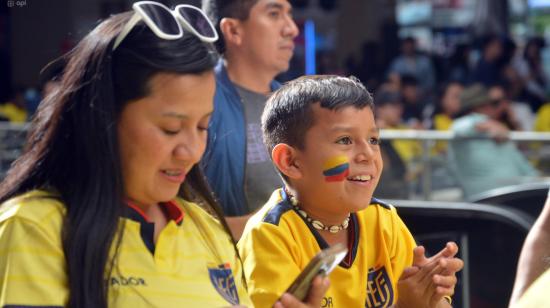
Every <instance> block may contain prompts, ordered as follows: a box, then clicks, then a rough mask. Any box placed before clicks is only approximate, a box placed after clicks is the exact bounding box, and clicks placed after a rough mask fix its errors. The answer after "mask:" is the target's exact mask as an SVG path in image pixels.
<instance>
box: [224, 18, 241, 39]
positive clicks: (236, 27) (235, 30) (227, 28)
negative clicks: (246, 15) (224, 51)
mask: <svg viewBox="0 0 550 308" xmlns="http://www.w3.org/2000/svg"><path fill="white" fill-rule="evenodd" d="M220 31H221V32H222V34H223V39H224V40H225V41H226V43H231V44H234V45H240V44H241V42H242V36H243V33H242V31H241V24H240V21H239V20H238V19H236V18H229V17H224V18H222V20H221V21H220Z"/></svg>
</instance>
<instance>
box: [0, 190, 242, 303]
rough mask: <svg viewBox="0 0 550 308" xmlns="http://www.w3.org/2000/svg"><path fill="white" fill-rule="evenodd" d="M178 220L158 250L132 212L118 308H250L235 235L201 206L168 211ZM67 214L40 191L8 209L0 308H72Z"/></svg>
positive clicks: (4, 211)
mask: <svg viewBox="0 0 550 308" xmlns="http://www.w3.org/2000/svg"><path fill="white" fill-rule="evenodd" d="M164 206H166V212H167V213H169V216H171V219H170V221H169V222H168V224H167V225H166V227H165V228H164V229H163V230H162V231H161V233H160V235H159V237H158V239H157V242H156V244H154V242H153V240H152V237H153V234H152V232H153V230H154V226H152V223H148V222H147V221H146V217H143V216H142V215H141V214H140V213H139V211H136V210H135V209H132V208H130V207H129V208H128V215H127V217H125V218H121V223H123V224H124V235H123V238H122V241H121V244H120V247H119V255H118V257H117V258H116V260H115V266H114V268H113V271H112V274H111V276H110V277H108V278H107V284H108V289H109V291H108V292H109V293H108V300H109V306H110V307H131V308H140V307H227V306H231V305H233V304H238V303H239V304H242V305H250V300H249V298H248V295H247V293H246V290H245V288H244V286H243V282H242V279H241V277H242V268H241V264H240V262H239V261H238V258H237V256H236V252H235V249H234V248H233V246H232V244H231V241H230V237H229V235H228V234H227V233H226V232H224V230H223V228H222V226H221V225H220V223H219V221H218V220H216V219H214V218H213V217H212V216H210V215H209V214H208V213H207V212H206V211H204V210H203V209H202V208H200V207H199V206H198V205H196V204H194V203H191V202H187V201H184V200H181V199H178V200H177V201H174V202H169V203H167V204H165V205H164ZM64 214H65V207H64V206H63V204H62V203H61V202H60V201H59V200H58V199H57V198H55V196H53V195H52V194H49V193H47V192H44V191H32V192H29V193H26V194H24V195H21V196H19V197H16V198H13V199H11V200H9V201H7V202H6V203H4V204H2V206H1V207H0V307H4V306H10V305H13V306H17V307H27V306H28V307H31V306H32V307H35V306H41V307H44V306H48V307H50V306H54V307H55V306H58V307H64V306H65V305H66V304H67V299H68V292H69V291H68V288H67V275H66V263H65V256H64V254H63V249H62V241H61V226H62V220H63V216H64Z"/></svg>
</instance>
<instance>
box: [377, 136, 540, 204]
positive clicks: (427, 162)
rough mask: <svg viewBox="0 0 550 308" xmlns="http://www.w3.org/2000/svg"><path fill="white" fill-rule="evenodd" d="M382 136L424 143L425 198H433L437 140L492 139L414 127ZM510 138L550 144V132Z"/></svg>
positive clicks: (423, 190)
mask: <svg viewBox="0 0 550 308" xmlns="http://www.w3.org/2000/svg"><path fill="white" fill-rule="evenodd" d="M380 137H381V138H382V139H385V140H413V141H419V142H420V143H421V144H422V157H421V160H420V161H421V162H422V164H423V166H424V172H423V173H422V197H423V199H424V200H431V191H432V181H431V171H432V168H431V149H432V148H433V147H434V146H435V142H436V141H450V140H454V139H461V140H468V139H471V140H475V139H491V137H488V136H475V137H466V136H457V135H456V134H455V133H454V132H452V131H436V130H412V129H411V130H399V129H398V130H396V129H381V130H380ZM508 140H510V141H513V142H542V143H545V144H546V143H547V144H549V145H550V132H524V131H511V132H510V133H509V134H508Z"/></svg>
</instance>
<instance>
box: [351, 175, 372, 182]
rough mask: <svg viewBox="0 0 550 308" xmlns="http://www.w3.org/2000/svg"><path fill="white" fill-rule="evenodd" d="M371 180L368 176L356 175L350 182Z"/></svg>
mask: <svg viewBox="0 0 550 308" xmlns="http://www.w3.org/2000/svg"><path fill="white" fill-rule="evenodd" d="M371 179H372V176H370V175H356V176H354V177H352V178H351V180H354V181H370V180H371Z"/></svg>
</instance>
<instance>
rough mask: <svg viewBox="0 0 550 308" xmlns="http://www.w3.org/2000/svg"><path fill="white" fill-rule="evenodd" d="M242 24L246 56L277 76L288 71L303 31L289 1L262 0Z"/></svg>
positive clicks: (244, 54) (261, 68)
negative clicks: (297, 22) (295, 43)
mask: <svg viewBox="0 0 550 308" xmlns="http://www.w3.org/2000/svg"><path fill="white" fill-rule="evenodd" d="M239 23H240V25H241V30H242V44H241V46H240V50H241V51H242V55H243V56H245V57H248V59H249V60H251V61H254V62H255V63H256V65H257V68H258V69H260V70H268V71H270V72H272V73H273V75H277V74H279V73H281V72H284V71H286V70H288V66H289V62H290V59H291V58H292V55H293V52H294V38H295V37H296V36H297V35H298V33H299V30H298V28H297V27H296V24H295V23H294V20H293V19H292V6H291V5H290V3H289V2H288V1H287V0H258V2H256V4H254V6H252V8H251V9H250V13H249V16H248V18H247V19H246V20H242V21H239Z"/></svg>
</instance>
